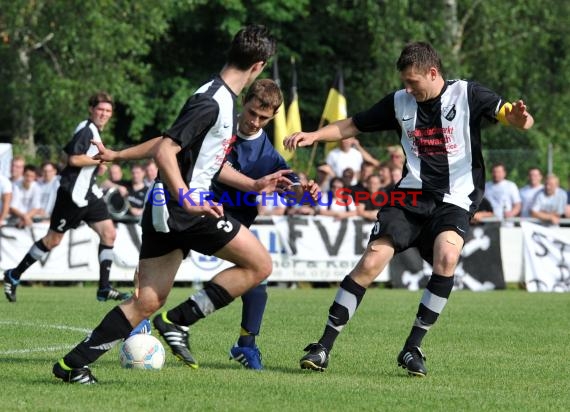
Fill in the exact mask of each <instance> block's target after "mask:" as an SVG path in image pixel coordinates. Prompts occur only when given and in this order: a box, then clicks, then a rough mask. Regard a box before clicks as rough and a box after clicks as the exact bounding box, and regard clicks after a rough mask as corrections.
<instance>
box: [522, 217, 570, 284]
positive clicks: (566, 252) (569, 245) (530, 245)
mask: <svg viewBox="0 0 570 412" xmlns="http://www.w3.org/2000/svg"><path fill="white" fill-rule="evenodd" d="M521 227H522V231H523V239H524V243H523V244H524V268H525V270H524V273H525V282H526V288H527V290H528V291H529V292H568V291H570V236H568V231H563V230H560V228H552V227H545V226H541V225H537V224H534V223H530V222H521Z"/></svg>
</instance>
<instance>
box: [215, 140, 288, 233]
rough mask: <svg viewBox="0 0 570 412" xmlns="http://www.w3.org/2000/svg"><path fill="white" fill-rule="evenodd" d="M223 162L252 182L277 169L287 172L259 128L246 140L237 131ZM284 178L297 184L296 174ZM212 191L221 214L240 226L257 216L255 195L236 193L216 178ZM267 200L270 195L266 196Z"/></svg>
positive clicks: (248, 224)
mask: <svg viewBox="0 0 570 412" xmlns="http://www.w3.org/2000/svg"><path fill="white" fill-rule="evenodd" d="M226 161H227V162H228V163H229V164H230V165H231V166H232V167H233V168H234V169H236V170H237V171H239V172H240V173H242V174H244V175H246V176H248V177H250V178H252V179H259V178H261V177H263V176H266V175H268V174H271V173H275V172H277V171H279V170H286V169H289V165H288V164H287V162H286V161H285V159H283V157H282V156H281V155H280V154H279V153H278V152H277V151H276V150H275V148H274V147H273V145H272V144H271V141H270V140H269V137H268V136H267V133H266V132H265V130H263V129H262V130H260V131H259V132H258V133H257V134H256V135H254V136H247V137H246V136H242V135H240V134H239V132H238V138H237V139H236V141H235V142H234V145H233V147H232V150H231V151H230V153H229V154H228V156H227V158H226ZM286 177H287V178H288V179H289V180H291V181H292V182H293V184H299V177H298V176H297V175H296V174H294V173H291V174H289V175H287V176H286ZM212 189H213V191H214V195H215V198H216V200H219V201H221V202H222V203H223V206H224V211H225V213H228V214H229V215H231V216H232V217H234V218H236V219H237V220H239V221H240V223H242V224H243V225H244V226H247V227H249V226H251V224H252V223H253V221H254V220H255V218H256V217H257V207H256V206H255V202H256V196H255V195H254V194H246V193H243V192H240V191H239V190H237V189H235V188H233V187H230V186H227V185H225V184H223V183H221V182H219V181H218V180H217V179H215V180H214V181H213V184H212ZM268 197H270V196H269V195H268ZM244 200H245V202H244ZM261 201H262V200H260V202H261Z"/></svg>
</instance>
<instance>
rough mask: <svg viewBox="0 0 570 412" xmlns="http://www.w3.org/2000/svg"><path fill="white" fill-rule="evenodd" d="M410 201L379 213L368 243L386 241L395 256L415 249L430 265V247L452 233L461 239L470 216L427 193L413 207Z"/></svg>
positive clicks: (464, 211)
mask: <svg viewBox="0 0 570 412" xmlns="http://www.w3.org/2000/svg"><path fill="white" fill-rule="evenodd" d="M410 199H413V198H412V197H406V202H405V204H404V205H401V204H398V203H395V204H394V205H393V206H392V205H387V206H383V207H382V208H381V209H380V210H379V212H378V218H377V221H376V223H375V224H374V227H373V228H372V233H371V234H370V240H369V242H372V241H373V240H376V239H379V238H389V239H390V240H391V241H392V244H393V246H394V249H395V252H396V253H399V252H403V251H404V250H406V249H408V248H410V247H414V246H415V247H417V248H418V249H419V251H420V255H421V256H422V258H423V259H424V260H426V261H427V262H428V263H429V264H430V265H433V244H434V241H435V238H436V237H437V235H439V234H440V233H441V232H444V231H447V230H453V231H454V232H456V233H457V234H458V235H459V236H461V237H462V238H463V239H465V236H466V234H467V231H468V230H469V220H470V218H471V213H470V212H468V211H467V210H465V209H462V208H461V207H459V206H456V205H453V204H451V203H444V202H443V201H442V199H441V196H438V195H437V194H433V193H430V192H424V193H422V194H421V195H418V196H417V202H416V204H415V205H414V204H412V201H411V200H410Z"/></svg>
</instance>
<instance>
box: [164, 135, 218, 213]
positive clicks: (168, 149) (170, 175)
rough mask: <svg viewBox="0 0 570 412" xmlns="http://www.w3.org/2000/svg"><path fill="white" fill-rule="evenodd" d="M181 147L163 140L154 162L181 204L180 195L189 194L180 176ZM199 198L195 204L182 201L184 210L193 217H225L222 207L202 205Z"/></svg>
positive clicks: (195, 199) (185, 200) (171, 141)
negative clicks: (179, 156) (177, 157)
mask: <svg viewBox="0 0 570 412" xmlns="http://www.w3.org/2000/svg"><path fill="white" fill-rule="evenodd" d="M180 150H181V147H180V145H178V143H176V142H175V141H174V140H172V139H161V141H160V142H159V143H158V145H157V147H156V150H155V152H156V153H155V155H154V161H155V162H156V164H157V166H158V168H159V169H160V177H161V179H162V180H163V181H164V183H165V184H166V186H167V187H168V189H169V191H170V193H171V194H172V196H173V197H174V198H175V199H176V200H177V201H178V202H180V200H181V199H180V198H179V194H180V191H181V192H182V193H188V190H189V189H188V186H187V185H186V182H185V181H184V179H183V178H182V175H181V174H180V168H179V167H178V160H177V159H176V154H177V153H178V152H180ZM201 203H202V202H200V198H199V196H197V197H196V198H193V202H191V201H190V200H189V199H186V198H184V199H182V202H181V203H180V204H181V206H182V208H183V209H184V210H185V211H186V212H188V213H189V214H193V215H210V216H213V217H216V218H219V217H222V216H223V215H224V210H223V207H222V206H221V205H210V204H209V203H208V202H205V203H204V204H201Z"/></svg>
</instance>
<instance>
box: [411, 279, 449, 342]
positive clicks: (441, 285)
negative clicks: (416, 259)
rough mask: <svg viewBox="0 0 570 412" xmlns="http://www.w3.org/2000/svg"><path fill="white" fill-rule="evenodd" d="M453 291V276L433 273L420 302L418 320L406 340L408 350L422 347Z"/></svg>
mask: <svg viewBox="0 0 570 412" xmlns="http://www.w3.org/2000/svg"><path fill="white" fill-rule="evenodd" d="M452 289H453V276H449V277H448V276H442V275H438V274H437V273H432V275H431V278H430V280H429V282H428V284H427V286H426V289H425V290H424V293H423V295H422V300H421V301H420V305H419V307H418V312H417V314H416V320H415V321H414V325H413V326H412V330H411V332H410V335H409V336H408V339H407V340H406V344H405V347H406V348H412V347H415V346H417V347H420V346H421V344H422V340H423V338H424V337H425V335H426V333H427V332H428V330H429V329H430V328H431V327H432V326H433V324H434V323H435V322H436V321H437V318H438V317H439V315H440V313H441V312H442V311H443V308H444V307H445V305H446V304H447V300H448V298H449V295H450V294H451V290H452Z"/></svg>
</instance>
